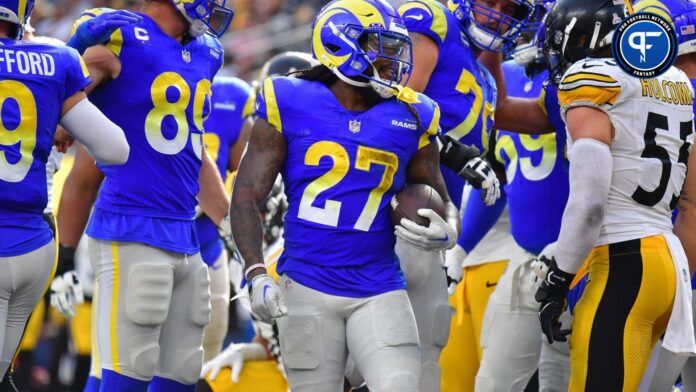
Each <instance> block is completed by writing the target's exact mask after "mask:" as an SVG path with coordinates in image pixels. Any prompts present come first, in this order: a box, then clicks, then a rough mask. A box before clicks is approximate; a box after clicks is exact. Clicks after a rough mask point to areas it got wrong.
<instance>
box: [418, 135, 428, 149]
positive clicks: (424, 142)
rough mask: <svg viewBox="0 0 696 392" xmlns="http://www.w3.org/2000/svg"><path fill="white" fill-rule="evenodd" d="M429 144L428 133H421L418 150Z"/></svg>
mask: <svg viewBox="0 0 696 392" xmlns="http://www.w3.org/2000/svg"><path fill="white" fill-rule="evenodd" d="M429 145H430V135H429V134H427V133H423V134H422V135H421V137H420V139H418V149H419V150H420V149H421V148H423V147H427V146H429Z"/></svg>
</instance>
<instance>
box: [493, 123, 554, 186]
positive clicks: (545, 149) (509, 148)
mask: <svg viewBox="0 0 696 392" xmlns="http://www.w3.org/2000/svg"><path fill="white" fill-rule="evenodd" d="M518 137H519V140H520V144H521V145H522V148H524V150H525V151H528V152H530V153H531V152H534V151H539V150H541V161H540V162H539V164H537V165H535V164H534V162H532V159H531V158H529V157H522V158H519V154H518V152H517V147H516V146H515V142H514V141H513V140H512V137H511V136H510V135H503V136H501V137H499V138H498V141H497V142H496V144H495V146H496V147H495V157H496V159H497V160H498V161H499V162H503V163H504V162H505V158H504V157H503V156H502V154H501V153H502V152H503V151H504V152H505V155H506V156H507V158H508V159H509V160H510V163H509V164H508V165H507V169H506V170H505V176H506V177H507V182H508V184H509V183H511V182H512V181H513V179H514V178H515V176H516V175H517V167H518V166H519V169H520V171H522V175H523V176H524V178H526V179H528V180H529V181H541V180H543V179H545V178H546V177H548V176H549V175H550V174H551V172H552V171H553V168H554V166H555V165H556V157H557V156H558V149H557V147H556V134H555V133H548V134H545V135H539V136H536V137H534V136H530V135H518Z"/></svg>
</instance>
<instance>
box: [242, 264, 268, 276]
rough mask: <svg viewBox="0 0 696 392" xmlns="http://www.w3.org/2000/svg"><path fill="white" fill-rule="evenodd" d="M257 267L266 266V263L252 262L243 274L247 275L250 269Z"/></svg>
mask: <svg viewBox="0 0 696 392" xmlns="http://www.w3.org/2000/svg"><path fill="white" fill-rule="evenodd" d="M257 268H266V264H264V263H256V264H252V265H251V266H250V267H249V268H247V269H246V270H244V276H248V275H249V272H251V271H253V270H255V269H257Z"/></svg>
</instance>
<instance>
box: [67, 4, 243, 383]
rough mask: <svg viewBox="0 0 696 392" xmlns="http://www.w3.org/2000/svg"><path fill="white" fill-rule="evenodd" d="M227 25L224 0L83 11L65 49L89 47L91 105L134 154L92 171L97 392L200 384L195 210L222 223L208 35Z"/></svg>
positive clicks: (201, 280) (205, 294) (213, 43)
mask: <svg viewBox="0 0 696 392" xmlns="http://www.w3.org/2000/svg"><path fill="white" fill-rule="evenodd" d="M231 18H232V11H231V10H230V9H228V8H226V7H225V6H224V2H223V3H220V4H219V3H215V2H212V1H207V0H197V1H191V2H180V1H169V0H153V1H147V2H145V4H144V5H143V8H142V10H141V12H140V13H138V14H132V13H127V12H126V11H113V10H108V9H95V10H91V11H87V12H85V13H84V14H83V16H82V17H81V18H80V19H79V20H78V22H77V27H76V29H75V34H74V35H73V37H72V38H71V40H70V41H69V44H70V45H73V46H74V47H77V48H80V49H81V50H84V49H85V48H88V49H86V51H85V61H86V63H87V66H88V68H90V70H92V71H93V74H94V77H93V80H92V84H91V85H90V86H89V88H88V90H90V91H91V93H90V99H92V100H93V101H94V102H95V104H96V105H97V106H98V107H100V108H102V110H104V111H105V113H106V114H107V115H108V116H109V117H110V118H113V119H114V120H115V121H117V122H118V123H119V124H122V126H123V128H124V130H125V133H126V137H127V138H128V139H129V141H130V142H131V145H132V146H133V150H132V154H131V158H130V160H129V161H128V163H127V164H126V165H124V166H123V167H122V168H120V169H117V170H114V169H113V168H110V167H104V166H100V167H99V169H101V171H102V172H103V173H104V174H105V179H104V183H103V184H102V186H101V189H100V191H99V197H98V199H97V202H96V203H95V206H94V211H93V213H92V216H91V218H90V221H89V224H88V227H87V231H86V232H87V234H88V235H89V238H88V249H89V252H90V258H91V260H92V263H93V265H94V269H95V274H96V281H97V300H96V302H95V303H96V308H97V316H96V317H97V319H96V323H97V337H98V341H99V347H98V350H99V354H100V355H99V358H100V362H101V367H102V381H101V387H100V388H101V390H108V391H111V390H124V389H128V390H134V391H140V390H146V389H147V388H148V383H149V388H150V390H155V391H157V390H169V391H171V390H173V391H179V390H181V391H185V390H192V389H193V388H194V384H195V382H196V380H197V378H198V375H199V374H200V368H201V366H202V360H203V350H202V347H201V345H202V339H203V329H204V327H205V326H206V325H207V324H208V322H209V318H210V291H209V283H208V269H207V267H206V265H205V264H204V263H203V261H202V259H201V256H200V253H199V243H198V240H197V237H196V234H195V222H194V220H193V218H194V215H195V206H196V205H197V204H200V206H201V208H202V209H203V211H204V212H205V213H206V214H207V215H208V216H209V217H210V218H211V219H212V220H213V222H215V223H216V224H217V225H219V226H223V225H224V222H225V220H227V213H228V211H227V206H228V202H227V200H226V195H225V192H224V188H223V184H222V181H221V180H220V175H219V173H218V169H217V168H216V166H215V163H214V162H213V161H212V159H211V158H210V156H209V155H208V154H207V153H206V152H205V149H204V148H203V147H202V146H203V141H202V137H201V136H202V133H203V124H204V121H205V119H206V117H207V116H208V114H209V113H210V95H211V90H212V89H211V80H212V78H213V76H214V75H215V73H216V72H217V71H218V69H219V68H220V66H221V63H222V59H223V52H222V48H221V45H220V43H219V41H218V40H217V39H216V38H215V37H220V36H221V35H222V34H223V33H224V32H225V30H226V29H227V27H228V26H229V23H230V21H231ZM144 43H146V44H144ZM126 113H127V115H126ZM199 190H200V192H199ZM197 196H198V197H197ZM73 234H74V233H73ZM153 376H154V377H153Z"/></svg>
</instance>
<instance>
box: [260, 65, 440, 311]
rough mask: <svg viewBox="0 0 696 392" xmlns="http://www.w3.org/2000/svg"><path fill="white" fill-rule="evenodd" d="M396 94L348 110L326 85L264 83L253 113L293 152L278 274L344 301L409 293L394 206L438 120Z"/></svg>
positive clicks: (418, 99) (413, 98)
mask: <svg viewBox="0 0 696 392" xmlns="http://www.w3.org/2000/svg"><path fill="white" fill-rule="evenodd" d="M400 97H401V98H400V99H401V100H399V99H397V98H392V99H389V100H385V101H382V102H380V103H378V104H377V105H375V106H373V107H372V108H370V109H369V110H367V111H364V112H351V111H348V110H346V109H345V108H344V107H343V106H342V105H341V104H340V103H339V102H338V101H337V99H336V97H335V96H334V94H333V93H332V92H331V90H329V88H327V87H326V86H325V85H324V84H323V83H320V82H312V81H306V80H302V79H297V78H290V77H279V78H273V79H266V80H265V81H264V84H263V89H262V90H261V92H260V94H259V96H258V97H257V115H258V116H259V118H262V119H264V120H266V121H267V122H268V123H269V124H271V125H272V126H273V127H274V128H275V129H276V130H278V131H279V132H281V134H282V136H283V138H284V139H285V143H286V146H287V155H286V158H285V164H284V166H283V169H282V176H283V181H284V184H285V193H286V195H287V198H288V212H287V214H286V216H285V230H284V234H283V238H284V239H285V251H284V252H283V255H282V256H281V258H280V261H279V263H278V271H279V273H281V274H287V275H288V276H289V277H290V278H291V279H292V280H294V281H297V282H298V283H300V284H302V285H304V286H307V287H310V288H312V289H314V290H318V291H320V292H323V293H327V294H331V295H337V296H343V297H353V298H365V297H370V296H373V295H378V294H381V293H385V292H388V291H392V290H399V289H404V288H405V286H406V284H405V281H404V277H403V274H402V273H401V270H400V268H399V261H398V259H397V256H396V254H395V253H394V245H395V242H396V238H395V236H394V227H393V226H392V225H391V222H390V214H389V211H390V201H391V199H392V197H393V196H394V195H395V194H396V192H398V191H399V190H400V189H401V188H402V187H403V186H404V184H405V182H406V171H407V167H408V165H409V162H410V161H411V159H412V158H413V156H414V155H415V154H416V152H417V151H418V150H419V149H420V148H424V147H426V146H428V145H429V144H430V137H431V136H432V135H435V134H436V133H437V131H438V123H439V121H438V120H439V117H440V113H439V109H438V107H437V105H436V104H435V103H434V102H433V101H431V100H430V99H428V98H427V97H426V96H424V95H422V94H417V93H415V92H413V91H412V90H410V89H404V90H403V92H402V94H400ZM406 102H408V105H410V106H411V108H412V110H413V111H411V110H409V108H408V107H407V103H406ZM416 113H417V115H418V116H417V117H418V118H419V120H416V116H415V114H416Z"/></svg>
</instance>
